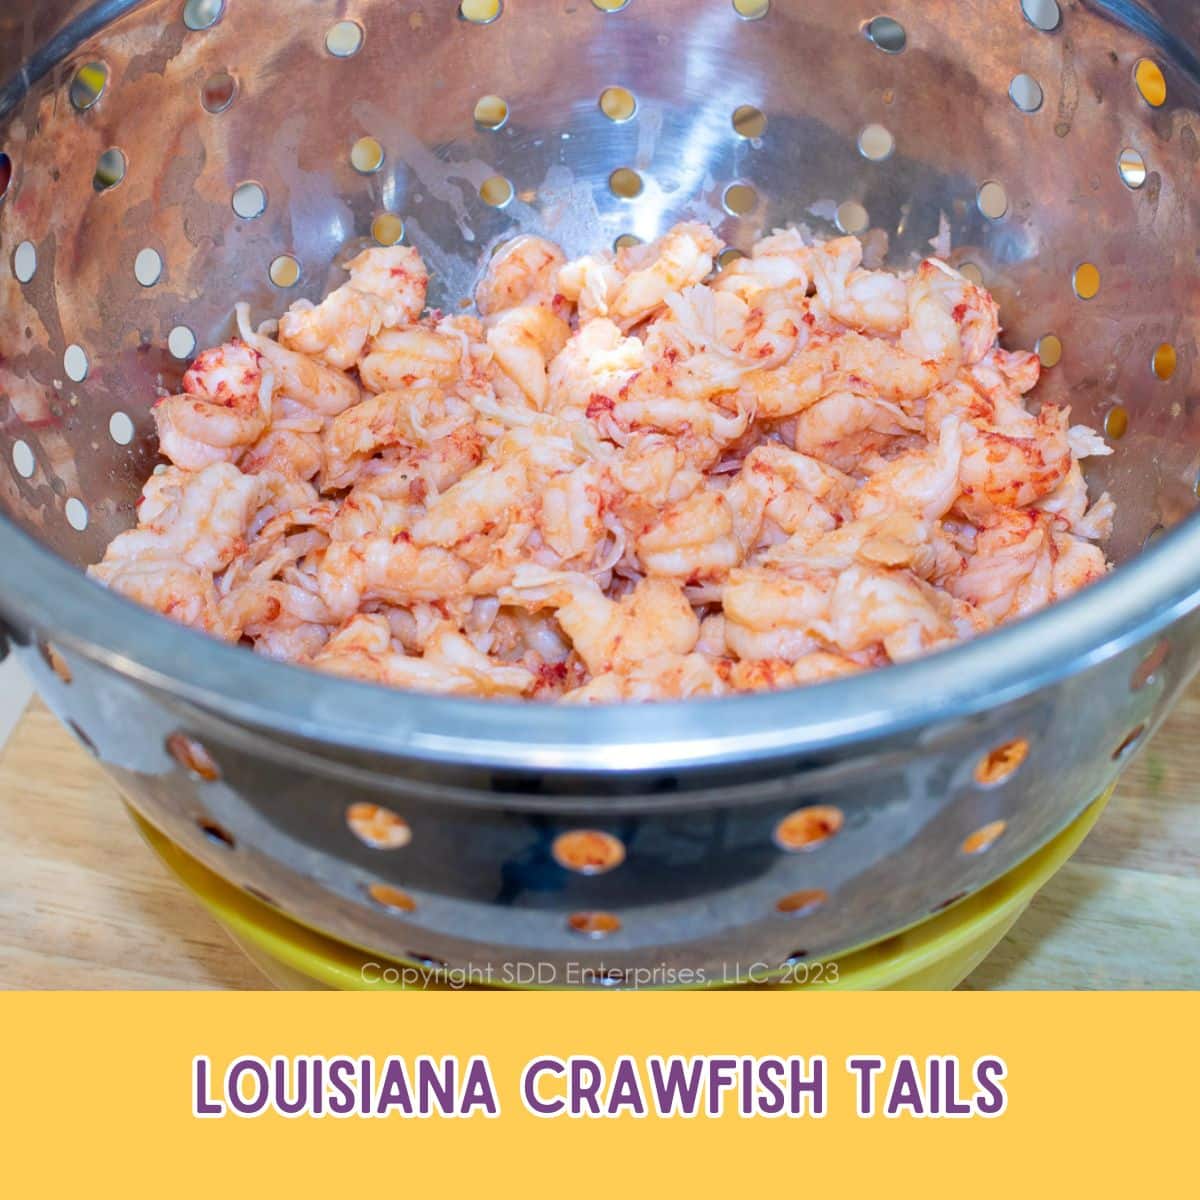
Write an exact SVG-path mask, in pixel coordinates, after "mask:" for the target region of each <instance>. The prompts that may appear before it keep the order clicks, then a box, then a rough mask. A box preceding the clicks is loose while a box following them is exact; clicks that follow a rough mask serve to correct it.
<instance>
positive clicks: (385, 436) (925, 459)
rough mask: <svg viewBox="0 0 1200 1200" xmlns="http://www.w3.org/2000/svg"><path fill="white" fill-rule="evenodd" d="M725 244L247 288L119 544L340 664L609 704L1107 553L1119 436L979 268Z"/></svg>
mask: <svg viewBox="0 0 1200 1200" xmlns="http://www.w3.org/2000/svg"><path fill="white" fill-rule="evenodd" d="M721 249H722V243H721V242H720V240H719V239H718V238H717V236H716V235H715V234H714V232H713V231H712V230H711V229H709V228H707V227H706V226H703V225H700V224H696V223H687V224H682V225H677V226H675V227H674V228H673V229H670V230H668V231H667V232H666V233H664V234H663V236H662V237H660V238H659V239H658V240H657V241H654V242H651V243H649V244H646V245H636V246H632V247H626V248H625V249H622V250H620V251H619V252H617V253H610V252H607V251H605V252H602V253H597V254H592V255H588V256H585V257H583V258H578V259H575V260H573V261H567V258H566V256H565V255H564V254H563V252H562V251H561V250H560V249H559V247H557V246H555V245H554V244H552V243H551V242H548V241H546V240H545V239H544V238H540V237H533V236H529V235H523V236H520V237H517V238H514V239H513V240H511V241H509V242H508V243H506V244H504V245H502V246H501V247H499V249H498V250H497V252H496V253H495V254H494V255H493V256H492V257H491V259H490V262H489V263H488V265H487V268H486V271H485V272H484V275H483V278H482V280H481V282H480V283H479V286H478V288H477V289H476V292H475V297H474V299H475V310H474V312H461V313H456V314H455V315H450V316H447V315H444V314H442V313H441V312H437V311H434V312H428V311H426V309H425V303H426V290H427V286H428V283H429V277H428V272H427V271H426V269H425V266H424V264H423V262H422V261H421V257H420V255H419V254H418V253H417V251H416V250H414V249H412V248H411V247H406V246H395V247H391V248H388V249H382V248H377V249H373V250H368V251H365V252H364V253H362V254H360V255H359V256H358V257H357V258H355V259H354V260H353V261H351V262H350V264H349V266H348V272H349V278H348V279H347V281H346V282H345V283H344V284H343V285H342V286H341V287H339V288H337V289H336V290H334V291H332V292H331V293H330V294H329V295H327V296H326V297H325V298H324V299H323V300H321V301H320V302H319V303H313V302H311V301H307V300H304V301H299V302H297V303H296V304H294V305H292V307H291V308H290V309H289V310H288V311H287V312H286V313H284V314H283V315H282V317H281V318H280V319H279V321H278V322H277V323H275V324H272V323H268V324H266V325H262V326H260V327H258V328H255V327H253V326H252V325H251V323H250V318H249V310H248V309H247V307H246V306H245V305H238V306H237V307H236V314H237V327H238V336H237V338H236V339H234V340H232V341H230V342H228V343H226V344H225V345H223V346H218V347H215V348H213V349H211V350H206V351H205V352H204V353H202V354H201V355H199V357H197V358H196V360H195V361H194V362H193V363H192V365H191V367H190V368H189V369H188V371H187V373H186V374H185V375H184V377H183V380H182V387H181V390H180V391H179V393H178V394H175V395H165V396H163V397H161V398H160V400H159V401H158V403H157V405H156V406H155V409H154V417H155V422H156V425H157V428H158V435H159V448H160V450H161V452H162V454H163V457H164V458H165V459H166V460H167V463H168V464H169V465H163V466H160V467H158V468H156V472H155V474H153V475H152V476H151V477H150V478H149V479H148V480H147V482H146V485H145V488H144V491H143V494H142V499H141V502H140V504H139V507H138V514H137V523H136V527H135V528H133V529H131V530H129V531H128V532H126V533H123V534H121V535H120V536H118V537H117V538H115V539H114V541H113V542H112V543H111V544H110V545H109V547H108V549H107V551H106V553H105V555H104V558H103V560H102V561H101V562H100V563H98V564H97V565H95V566H94V567H92V568H90V571H91V574H92V576H93V578H95V579H96V580H97V581H99V582H100V583H102V584H104V585H105V586H107V587H110V588H112V589H113V590H114V591H116V592H119V593H120V594H121V595H124V596H126V597H128V598H129V599H131V600H133V601H135V602H137V603H140V604H143V605H146V606H148V607H151V608H154V609H157V610H158V611H160V612H162V613H164V614H166V615H167V616H169V617H171V618H172V619H174V620H177V621H180V622H183V623H185V624H188V625H191V626H193V627H194V628H197V629H200V630H203V631H204V632H206V633H208V634H211V635H212V636H214V637H218V638H222V639H224V640H226V641H230V642H241V643H242V644H248V645H251V646H253V648H254V650H255V651H257V652H258V653H259V654H262V655H264V656H266V657H269V658H273V659H279V660H284V661H288V662H294V663H300V664H303V665H307V666H309V667H312V668H315V669H317V670H321V671H326V672H329V673H331V674H335V675H340V676H343V677H347V678H351V679H358V680H363V681H366V682H369V683H375V684H382V685H385V686H389V687H399V688H408V689H414V690H419V691H426V692H437V693H445V694H451V695H462V696H488V697H504V698H524V699H527V700H542V701H549V700H554V701H560V702H564V703H569V704H596V703H616V702H640V701H651V700H682V699H689V698H694V697H707V696H723V695H729V694H732V693H738V692H761V691H769V690H778V689H782V688H793V687H800V686H807V685H812V684H817V683H821V682H824V681H827V680H833V679H839V678H844V677H847V676H851V675H854V674H856V673H858V672H861V671H866V670H870V669H872V668H876V667H883V666H886V665H888V664H890V663H897V662H904V661H907V660H909V659H912V658H915V657H917V656H919V655H923V654H927V653H930V652H932V651H935V650H938V649H940V648H943V647H946V646H949V645H952V644H954V643H955V642H959V641H962V640H963V639H966V638H971V637H975V636H977V635H979V634H982V633H985V632H987V631H988V630H990V629H992V628H994V627H995V626H996V625H998V624H1001V623H1002V622H1004V621H1008V620H1013V619H1016V618H1019V617H1022V616H1024V615H1026V614H1028V613H1031V612H1034V611H1035V610H1037V609H1038V608H1041V607H1042V606H1044V605H1047V604H1051V603H1053V602H1055V601H1057V600H1060V599H1062V598H1064V597H1065V596H1068V595H1070V594H1071V593H1072V592H1074V591H1077V590H1078V589H1079V588H1082V587H1086V586H1087V585H1089V584H1090V583H1092V582H1094V581H1095V580H1097V579H1099V578H1101V577H1102V576H1103V575H1104V574H1105V573H1106V572H1107V571H1108V570H1109V564H1108V562H1107V560H1106V557H1105V554H1104V551H1103V549H1102V545H1103V543H1104V541H1105V540H1106V539H1107V538H1108V537H1109V536H1110V534H1111V532H1112V526H1113V520H1114V516H1115V507H1114V505H1113V502H1112V500H1111V499H1110V497H1108V496H1107V495H1100V496H1093V495H1091V494H1090V493H1089V489H1088V484H1087V480H1086V478H1085V474H1084V469H1083V465H1082V464H1083V463H1084V462H1085V461H1086V460H1087V459H1088V458H1093V457H1096V456H1101V455H1105V454H1108V453H1110V449H1109V447H1108V446H1107V444H1106V443H1105V441H1104V439H1103V437H1101V436H1100V435H1099V434H1098V433H1097V432H1095V431H1094V430H1091V429H1088V428H1087V427H1085V426H1081V425H1073V424H1072V423H1071V417H1070V413H1069V411H1068V410H1067V409H1066V408H1064V407H1062V406H1060V405H1056V404H1054V403H1050V402H1043V403H1041V404H1037V403H1036V402H1035V403H1034V404H1033V405H1029V404H1028V400H1027V397H1029V396H1030V393H1032V392H1034V390H1035V388H1036V386H1037V384H1038V381H1039V378H1040V375H1041V365H1040V363H1039V361H1038V358H1037V356H1036V355H1033V354H1031V353H1029V352H1027V351H1022V350H1016V349H1005V348H1002V347H1001V346H1000V344H999V337H1000V316H999V312H998V309H997V306H996V304H995V302H994V300H993V299H992V297H991V296H990V295H989V294H988V293H987V292H986V291H985V290H984V289H982V288H981V287H978V286H976V285H975V284H973V283H971V282H970V281H969V280H968V279H966V278H965V277H963V276H962V275H960V274H959V273H958V272H956V271H954V270H953V269H952V268H950V267H949V266H947V265H946V264H945V263H944V262H942V261H941V260H939V259H934V258H930V259H926V260H924V261H923V262H920V263H918V264H916V265H915V267H914V269H913V270H911V271H909V272H894V271H886V270H872V269H867V268H866V267H864V252H863V246H862V244H861V243H860V242H859V241H858V240H857V239H855V238H852V237H841V238H837V239H834V240H832V241H829V242H824V243H822V242H819V241H816V240H814V239H813V238H812V237H811V236H809V235H807V234H806V233H803V232H801V231H799V230H796V229H786V230H779V231H776V232H774V233H772V234H771V235H770V236H768V237H765V238H763V239H761V240H760V241H759V242H758V243H757V244H756V245H754V246H753V247H752V248H751V249H750V251H749V253H748V254H745V255H743V256H740V257H736V256H735V257H733V258H732V260H730V261H725V262H724V264H723V265H721V266H719V267H718V266H717V263H718V256H719V255H720V251H721ZM722 258H728V256H722ZM872 261H878V259H877V258H876V259H873V260H872ZM464 307H466V306H465V305H464Z"/></svg>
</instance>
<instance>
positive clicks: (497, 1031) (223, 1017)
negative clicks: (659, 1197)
mask: <svg viewBox="0 0 1200 1200" xmlns="http://www.w3.org/2000/svg"><path fill="white" fill-rule="evenodd" d="M1198 1017H1200V1003H1198V1002H1197V997H1196V996H1194V995H1132V994H1131V995H982V994H980V995H968V994H959V995H922V994H896V995H889V996H883V995H877V996H871V995H834V994H812V995H800V994H787V993H782V994H777V993H762V992H757V993H745V994H743V993H736V992H734V993H718V994H711V995H703V996H698V995H688V994H671V993H658V994H652V993H616V994H584V995H567V994H562V993H546V994H505V993H500V994H490V993H457V994H446V993H428V994H422V993H411V994H406V995H391V996H388V995H365V996H349V995H333V994H329V995H319V994H240V995H239V994H224V995H196V994H172V995H153V994H112V993H108V994H87V993H74V994H70V995H67V994H35V993H26V994H15V993H14V994H9V995H5V996H0V1131H2V1133H0V1136H2V1138H3V1144H4V1152H3V1162H4V1175H3V1179H4V1192H5V1194H7V1195H11V1196H14V1197H18V1196H19V1197H32V1196H38V1197H40V1196H59V1195H67V1194H77V1195H84V1194H89V1193H95V1192H97V1191H100V1192H102V1193H103V1194H107V1193H108V1192H109V1191H110V1190H115V1189H119V1192H120V1194H121V1195H125V1196H142V1195H155V1196H170V1197H175V1196H183V1197H187V1196H232V1197H240V1196H251V1195H279V1194H281V1192H282V1190H283V1189H285V1188H286V1189H288V1194H292V1195H297V1196H315V1195H328V1194H332V1193H333V1190H334V1189H337V1192H338V1193H339V1194H343V1193H345V1192H346V1191H347V1190H350V1191H351V1192H353V1193H355V1194H368V1195H370V1194H379V1195H390V1194H401V1193H404V1192H406V1191H410V1190H411V1189H413V1188H430V1189H437V1191H438V1193H439V1194H451V1195H458V1194H460V1193H462V1192H464V1191H465V1189H467V1188H468V1187H482V1188H486V1189H487V1191H488V1193H490V1194H499V1195H530V1196H541V1195H556V1196H557V1195H566V1196H570V1197H572V1198H573V1197H575V1196H603V1197H605V1200H612V1197H613V1196H623V1195H631V1196H645V1195H652V1194H654V1193H655V1192H657V1191H662V1192H663V1193H664V1194H668V1195H672V1196H673V1195H682V1194H685V1193H690V1194H695V1195H701V1196H711V1195H715V1194H717V1193H719V1192H727V1193H729V1194H737V1193H741V1192H744V1191H745V1190H747V1189H755V1190H764V1189H765V1190H768V1191H774V1190H776V1189H777V1190H778V1191H780V1192H781V1193H783V1194H793V1193H804V1192H808V1191H811V1190H812V1189H818V1188H819V1189H822V1194H830V1190H831V1189H838V1192H839V1193H841V1194H847V1195H851V1196H859V1195H871V1194H873V1193H874V1192H875V1191H876V1190H878V1191H879V1193H880V1194H883V1195H887V1196H892V1195H923V1196H926V1195H944V1194H954V1195H959V1194H962V1195H965V1196H971V1197H976V1196H983V1197H986V1196H1004V1197H1005V1198H1006V1200H1012V1197H1013V1194H1014V1188H1016V1189H1019V1191H1018V1193H1017V1194H1018V1195H1019V1194H1020V1192H1021V1191H1025V1192H1028V1193H1029V1194H1031V1195H1035V1196H1041V1195H1049V1194H1057V1195H1063V1196H1075V1195H1110V1194H1114V1193H1117V1192H1124V1193H1125V1194H1130V1195H1132V1194H1138V1195H1141V1194H1151V1195H1153V1194H1174V1193H1175V1192H1176V1191H1178V1190H1179V1189H1180V1187H1181V1186H1187V1187H1189V1188H1190V1187H1194V1184H1195V1170H1194V1138H1195V1130H1196V1120H1197V1114H1196V1104H1195V1098H1194V1097H1195V1081H1196V1078H1197V1074H1198V1069H1200V1050H1198V1047H1200V1038H1198V1036H1197V1033H1196V1030H1197V1027H1198V1024H1200V1023H1198V1021H1197V1018H1198ZM423 1113H424V1114H425V1115H422V1114H423ZM1157 1189H1164V1190H1163V1191H1162V1192H1161V1193H1160V1192H1159V1191H1158V1190H1157Z"/></svg>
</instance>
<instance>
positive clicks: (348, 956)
mask: <svg viewBox="0 0 1200 1200" xmlns="http://www.w3.org/2000/svg"><path fill="white" fill-rule="evenodd" d="M1110 794H1111V793H1109V794H1106V795H1104V796H1101V797H1100V798H1099V799H1098V800H1096V801H1094V802H1093V803H1092V804H1091V805H1090V806H1089V807H1088V808H1087V809H1086V810H1085V811H1084V812H1083V813H1082V815H1080V816H1079V817H1078V818H1077V819H1076V820H1075V821H1074V822H1073V823H1072V824H1071V825H1069V826H1068V827H1067V828H1066V829H1064V830H1063V832H1062V833H1060V834H1059V835H1058V836H1057V837H1056V838H1054V840H1053V841H1051V842H1049V843H1048V844H1047V845H1046V846H1044V847H1043V848H1042V849H1041V850H1039V851H1038V853H1037V854H1035V855H1033V856H1032V857H1031V858H1029V859H1028V860H1026V861H1025V862H1024V863H1022V864H1021V865H1020V866H1019V867H1016V868H1014V869H1013V870H1012V871H1010V872H1009V873H1008V874H1007V875H1005V876H1003V877H1002V878H1001V879H998V880H997V881H996V882H995V883H993V884H991V885H989V886H988V887H986V888H984V889H983V891H981V892H978V893H976V894H975V895H974V896H970V897H968V898H967V899H965V900H963V901H961V902H960V903H958V904H956V905H955V906H954V907H953V908H949V909H947V910H946V911H945V912H943V913H939V914H938V915H937V916H934V917H931V918H929V920H927V921H922V922H921V923H920V924H919V925H914V926H913V927H912V928H911V929H908V930H905V931H904V932H903V933H899V934H895V935H894V936H892V937H889V938H886V939H885V940H883V941H881V942H876V943H875V944H874V945H870V946H866V947H863V948H861V949H859V950H855V951H853V952H852V953H849V954H846V955H844V956H842V957H840V958H839V959H838V961H837V968H836V972H832V971H824V970H822V971H818V970H817V969H816V968H815V967H814V968H813V969H812V970H811V971H809V972H808V973H807V974H808V976H809V978H808V981H807V982H803V983H800V982H795V983H788V984H778V985H774V986H777V987H787V988H793V987H809V988H812V987H818V988H835V989H842V990H855V991H879V990H897V991H899V990H907V991H944V990H949V989H951V988H954V987H957V986H958V984H960V983H961V982H962V981H963V980H964V979H965V978H966V977H967V976H968V975H969V974H970V973H971V972H972V971H973V970H974V969H975V968H976V967H977V966H978V965H979V964H980V963H981V962H983V960H984V959H985V958H986V957H987V956H988V955H989V954H990V953H991V952H992V950H994V949H995V947H996V946H997V945H998V944H999V942H1000V941H1001V940H1002V939H1003V938H1004V936H1005V934H1007V933H1008V931H1009V930H1010V929H1011V928H1012V927H1013V925H1014V924H1015V923H1016V921H1017V918H1018V917H1020V916H1021V914H1022V913H1023V912H1024V911H1025V909H1026V908H1028V907H1029V903H1030V901H1031V900H1032V899H1033V898H1034V896H1035V895H1037V893H1038V892H1039V891H1040V890H1041V888H1042V887H1044V886H1045V884H1046V883H1047V882H1048V881H1049V880H1050V878H1051V877H1052V876H1053V875H1054V874H1055V873H1056V872H1057V871H1058V870H1059V868H1060V867H1062V866H1063V864H1064V863H1066V861H1067V860H1068V859H1069V858H1070V857H1071V855H1072V854H1074V853H1075V851H1076V850H1077V849H1078V847H1079V845H1080V843H1081V842H1082V841H1083V839H1084V838H1085V837H1087V835H1088V833H1089V832H1090V830H1091V828H1092V826H1093V825H1094V824H1095V823H1096V820H1097V818H1098V817H1099V816H1100V813H1101V812H1102V811H1103V810H1104V806H1105V805H1106V804H1107V803H1108V799H1109V795H1110ZM132 815H133V818H134V821H135V822H136V823H137V825H138V828H139V829H140V830H141V832H142V834H143V836H144V837H145V839H146V841H147V842H149V844H150V846H151V847H152V848H153V850H154V851H155V852H156V853H157V854H158V856H159V857H160V858H161V859H162V861H163V862H164V863H165V864H166V866H167V868H168V869H169V870H170V871H171V872H172V874H173V875H174V876H175V877H176V878H177V879H178V880H179V882H180V883H182V884H183V886H184V887H185V888H187V889H188V891H190V892H191V893H192V894H193V895H195V896H196V898H197V899H198V900H200V902H201V903H202V904H204V906H205V907H206V908H207V909H208V910H209V912H211V913H212V915H213V916H214V917H216V919H217V920H218V921H219V922H220V923H221V924H222V925H223V926H224V927H225V929H226V930H227V931H228V932H229V934H230V935H231V936H232V937H233V939H234V941H235V942H237V944H238V945H239V946H240V947H241V948H242V949H243V950H244V951H245V952H246V954H247V955H249V957H250V958H251V960H252V961H253V962H254V963H255V965H256V966H258V968H259V969H260V970H261V971H262V972H263V974H264V975H266V977H267V978H268V979H269V980H270V981H271V982H272V983H273V984H275V986H276V987H280V988H287V989H314V988H332V989H337V990H344V991H395V990H404V989H405V987H406V986H407V985H406V984H405V983H404V982H403V979H404V974H403V973H401V971H400V970H399V968H403V964H400V963H394V964H392V963H388V962H386V961H380V960H377V959H372V960H371V961H378V962H379V966H380V968H381V969H380V970H378V971H373V972H372V975H373V976H375V978H372V979H370V980H368V979H365V978H364V972H363V969H362V968H363V963H364V955H363V951H361V950H358V949H355V948H354V947H353V946H348V945H346V944H345V943H342V942H339V941H336V940H335V939H333V938H330V937H326V936H325V935H324V934H321V933H317V932H316V931H315V930H312V929H309V928H307V927H306V926H304V925H301V924H300V923H299V922H297V921H294V920H292V919H291V918H290V917H286V916H284V915H283V914H282V913H281V912H279V911H278V910H276V909H274V908H271V907H270V906H269V905H267V904H263V903H262V902H261V901H258V900H255V899H254V897H252V896H249V895H247V894H246V893H245V892H243V891H241V890H240V889H238V888H236V887H234V886H233V885H232V884H229V883H226V882H225V880H223V879H222V878H220V876H218V875H215V874H214V873H213V872H212V871H210V870H208V868H207V867H204V866H202V865H201V864H200V863H199V862H197V861H196V860H195V859H194V858H192V857H191V856H190V855H189V854H187V853H185V852H184V851H183V850H181V849H180V848H179V847H178V846H176V845H175V844H174V843H173V842H172V841H170V840H169V839H168V838H166V837H164V836H163V834H161V833H160V832H159V831H158V830H157V829H155V828H154V827H153V826H152V825H150V824H148V823H147V822H146V821H145V820H143V819H142V818H141V817H139V816H138V815H137V814H136V813H133V814H132ZM388 966H395V967H397V968H398V971H397V972H394V973H390V974H392V976H393V978H395V977H396V975H400V980H401V981H400V982H391V981H388V980H385V979H384V978H382V976H383V975H384V974H389V972H386V971H385V970H384V969H383V968H386V967H388ZM407 974H408V976H409V977H411V967H410V968H409V969H408V972H407ZM834 974H836V978H834V977H833V976H834ZM429 986H430V987H435V986H438V985H433V984H431V985H429Z"/></svg>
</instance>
